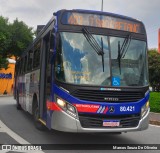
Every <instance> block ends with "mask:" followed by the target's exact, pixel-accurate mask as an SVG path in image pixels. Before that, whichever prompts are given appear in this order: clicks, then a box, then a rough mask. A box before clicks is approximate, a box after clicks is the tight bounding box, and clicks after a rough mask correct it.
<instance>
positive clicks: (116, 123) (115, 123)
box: [103, 120, 120, 127]
mask: <svg viewBox="0 0 160 153" xmlns="http://www.w3.org/2000/svg"><path fill="white" fill-rule="evenodd" d="M119 125H120V121H118V120H105V121H103V126H106V127H117V126H119Z"/></svg>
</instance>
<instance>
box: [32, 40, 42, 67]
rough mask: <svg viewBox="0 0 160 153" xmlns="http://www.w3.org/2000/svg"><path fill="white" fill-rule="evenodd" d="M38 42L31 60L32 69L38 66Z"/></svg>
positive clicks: (39, 45)
mask: <svg viewBox="0 0 160 153" xmlns="http://www.w3.org/2000/svg"><path fill="white" fill-rule="evenodd" d="M40 47H41V44H40V42H39V43H37V44H36V46H35V50H34V58H33V68H37V67H39V65H40Z"/></svg>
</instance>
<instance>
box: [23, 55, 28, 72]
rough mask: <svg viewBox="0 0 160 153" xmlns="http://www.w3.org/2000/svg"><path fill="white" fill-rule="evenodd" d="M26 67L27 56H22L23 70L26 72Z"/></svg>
mask: <svg viewBox="0 0 160 153" xmlns="http://www.w3.org/2000/svg"><path fill="white" fill-rule="evenodd" d="M26 67H27V56H25V58H24V63H23V72H24V73H25V72H26Z"/></svg>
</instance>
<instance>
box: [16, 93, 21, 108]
mask: <svg viewBox="0 0 160 153" xmlns="http://www.w3.org/2000/svg"><path fill="white" fill-rule="evenodd" d="M16 99H17V100H16V101H17V110H22V107H21V105H20V104H19V93H18V91H17V98H16Z"/></svg>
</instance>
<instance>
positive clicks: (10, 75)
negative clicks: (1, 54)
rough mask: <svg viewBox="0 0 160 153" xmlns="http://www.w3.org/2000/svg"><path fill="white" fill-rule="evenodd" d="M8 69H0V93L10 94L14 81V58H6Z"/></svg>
mask: <svg viewBox="0 0 160 153" xmlns="http://www.w3.org/2000/svg"><path fill="white" fill-rule="evenodd" d="M8 62H9V65H8V69H6V70H5V69H1V70H0V94H12V93H13V83H14V70H15V63H16V61H15V58H14V57H12V58H10V59H8Z"/></svg>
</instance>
